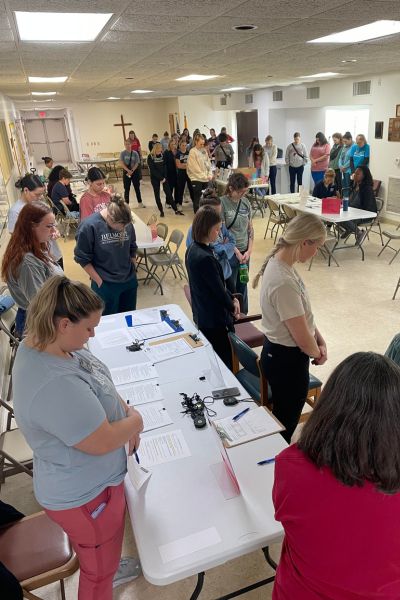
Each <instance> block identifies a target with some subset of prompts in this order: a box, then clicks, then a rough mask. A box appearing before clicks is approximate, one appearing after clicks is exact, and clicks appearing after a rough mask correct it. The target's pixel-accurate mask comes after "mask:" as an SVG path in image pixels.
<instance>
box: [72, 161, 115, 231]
mask: <svg viewBox="0 0 400 600" xmlns="http://www.w3.org/2000/svg"><path fill="white" fill-rule="evenodd" d="M86 181H87V182H88V184H89V187H88V189H87V190H86V192H85V193H84V194H82V196H81V199H80V200H79V210H80V216H81V221H83V220H84V219H86V218H87V217H89V216H90V215H92V214H93V213H96V212H100V211H101V210H103V208H105V207H106V206H107V204H108V203H109V202H110V199H111V194H109V193H108V192H106V190H105V189H104V186H105V185H106V176H105V175H104V173H103V171H102V170H101V169H99V168H98V167H90V169H89V171H88V174H87V175H86Z"/></svg>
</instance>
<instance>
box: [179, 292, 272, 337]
mask: <svg viewBox="0 0 400 600" xmlns="http://www.w3.org/2000/svg"><path fill="white" fill-rule="evenodd" d="M183 291H184V292H185V296H186V300H187V301H188V302H189V304H190V306H192V298H191V295H190V287H189V286H188V284H187V283H185V285H184V286H183ZM235 295H237V296H240V294H235ZM239 302H240V299H239ZM260 319H261V315H260V314H257V315H245V314H244V313H241V314H240V316H239V319H237V320H236V321H235V324H234V327H235V333H236V335H237V336H238V337H239V338H240V339H241V340H243V341H244V342H245V343H246V344H247V345H248V346H250V348H258V347H260V346H262V345H263V343H264V334H263V332H262V331H260V330H259V329H258V327H256V326H255V325H253V323H252V321H259V320H260Z"/></svg>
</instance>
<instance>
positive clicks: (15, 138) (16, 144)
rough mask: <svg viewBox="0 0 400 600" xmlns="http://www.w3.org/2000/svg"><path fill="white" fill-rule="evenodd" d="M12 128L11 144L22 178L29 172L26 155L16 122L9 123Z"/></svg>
mask: <svg viewBox="0 0 400 600" xmlns="http://www.w3.org/2000/svg"><path fill="white" fill-rule="evenodd" d="M9 127H10V144H11V148H12V152H13V155H14V160H15V164H16V165H17V167H18V172H19V174H20V176H21V177H22V176H23V175H25V173H26V172H27V167H26V161H25V154H24V151H23V148H22V142H21V138H20V131H19V129H18V128H17V126H16V124H15V123H14V122H11V123H9Z"/></svg>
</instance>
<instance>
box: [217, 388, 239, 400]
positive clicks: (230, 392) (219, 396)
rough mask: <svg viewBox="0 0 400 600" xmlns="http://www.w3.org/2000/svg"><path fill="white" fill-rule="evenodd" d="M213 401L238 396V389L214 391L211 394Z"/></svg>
mask: <svg viewBox="0 0 400 600" xmlns="http://www.w3.org/2000/svg"><path fill="white" fill-rule="evenodd" d="M211 394H212V397H213V398H214V400H222V399H223V398H231V397H232V396H240V391H239V388H237V387H231V388H222V390H214V391H213V392H211Z"/></svg>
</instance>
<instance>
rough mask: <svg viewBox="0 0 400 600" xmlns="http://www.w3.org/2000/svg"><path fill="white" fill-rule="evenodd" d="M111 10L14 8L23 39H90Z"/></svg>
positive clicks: (49, 40) (78, 40) (97, 32)
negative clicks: (51, 10)
mask: <svg viewBox="0 0 400 600" xmlns="http://www.w3.org/2000/svg"><path fill="white" fill-rule="evenodd" d="M112 15H113V13H72V12H69V13H63V12H59V13H55V12H20V11H16V12H15V18H16V20H17V27H18V33H19V37H20V40H21V41H22V42H27V41H29V42H92V41H93V40H95V39H96V37H97V36H98V35H99V33H100V31H101V30H102V29H103V27H104V26H105V25H106V23H107V22H108V21H109V20H110V18H111V17H112Z"/></svg>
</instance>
